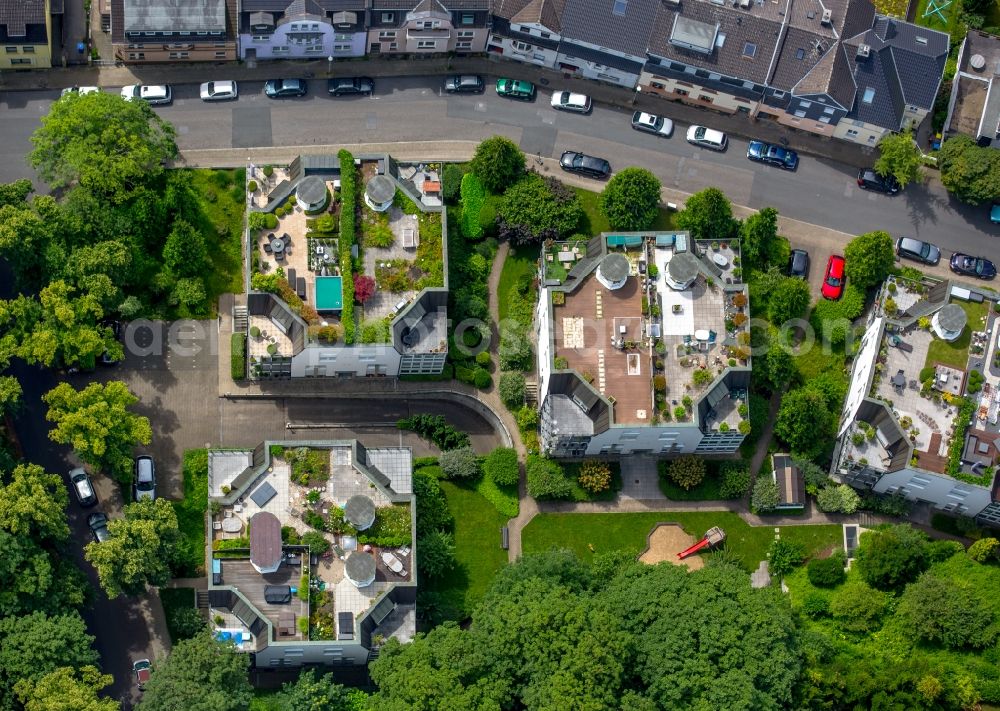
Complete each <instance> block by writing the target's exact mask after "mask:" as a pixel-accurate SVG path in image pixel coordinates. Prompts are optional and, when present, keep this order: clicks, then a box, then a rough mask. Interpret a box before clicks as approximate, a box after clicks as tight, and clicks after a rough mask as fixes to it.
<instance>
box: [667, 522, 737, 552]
mask: <svg viewBox="0 0 1000 711" xmlns="http://www.w3.org/2000/svg"><path fill="white" fill-rule="evenodd" d="M724 540H726V532H725V531H723V530H722V529H721V528H719V527H718V526H712V527H711V528H710V529H708V532H706V533H705V537H704V538H702V539H701V540H700V541H698V542H697V543H695V544H694V545H692V546H690V547H689V548H685V549H684V550H682V551H681V552H680V553H678V554H677V557H678V558H679V559H680V560H684V559H685V558H687V557H688V556H689V555H692V554H694V553H697V552H698V551H700V550H701V549H702V548H708V547H711V546H717V545H719V544H720V543H722V542H723V541H724Z"/></svg>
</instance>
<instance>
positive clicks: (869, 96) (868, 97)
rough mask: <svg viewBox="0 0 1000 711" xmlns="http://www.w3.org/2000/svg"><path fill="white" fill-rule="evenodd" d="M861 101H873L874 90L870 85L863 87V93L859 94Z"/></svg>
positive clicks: (867, 102)
mask: <svg viewBox="0 0 1000 711" xmlns="http://www.w3.org/2000/svg"><path fill="white" fill-rule="evenodd" d="M861 101H862V102H864V103H866V104H870V103H872V102H873V101H875V90H874V89H873V88H871V87H870V86H869V87H867V88H866V89H865V93H864V94H863V95H862V96H861Z"/></svg>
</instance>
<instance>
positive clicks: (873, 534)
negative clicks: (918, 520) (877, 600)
mask: <svg viewBox="0 0 1000 711" xmlns="http://www.w3.org/2000/svg"><path fill="white" fill-rule="evenodd" d="M926 546H927V536H926V535H925V534H924V533H922V532H921V531H918V530H916V529H914V528H911V527H910V526H906V525H896V526H893V527H891V528H888V529H884V530H878V531H867V532H865V533H862V534H861V538H860V539H859V542H858V549H857V552H856V554H855V558H856V560H855V564H856V565H857V566H858V571H859V572H860V573H861V577H862V578H864V580H865V582H867V583H868V584H869V585H871V586H872V587H873V588H878V589H879V590H901V589H902V588H903V586H904V585H906V584H907V583H911V582H913V581H914V580H916V579H917V576H919V575H920V574H921V573H922V572H924V570H926V569H927V565H928V561H927V554H926Z"/></svg>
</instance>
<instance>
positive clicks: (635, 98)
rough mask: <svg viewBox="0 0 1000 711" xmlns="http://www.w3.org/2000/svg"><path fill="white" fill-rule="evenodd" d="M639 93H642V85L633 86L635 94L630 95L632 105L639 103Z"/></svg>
mask: <svg viewBox="0 0 1000 711" xmlns="http://www.w3.org/2000/svg"><path fill="white" fill-rule="evenodd" d="M640 93H642V87H641V86H638V85H637V86H636V87H635V94H633V95H632V106H635V105H636V104H638V103H639V94H640Z"/></svg>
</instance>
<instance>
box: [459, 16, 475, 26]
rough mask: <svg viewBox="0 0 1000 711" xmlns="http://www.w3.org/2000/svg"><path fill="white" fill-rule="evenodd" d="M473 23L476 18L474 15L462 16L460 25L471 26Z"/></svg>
mask: <svg viewBox="0 0 1000 711" xmlns="http://www.w3.org/2000/svg"><path fill="white" fill-rule="evenodd" d="M475 21H476V16H475V15H462V24H463V25H471V24H473V23H475Z"/></svg>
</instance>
